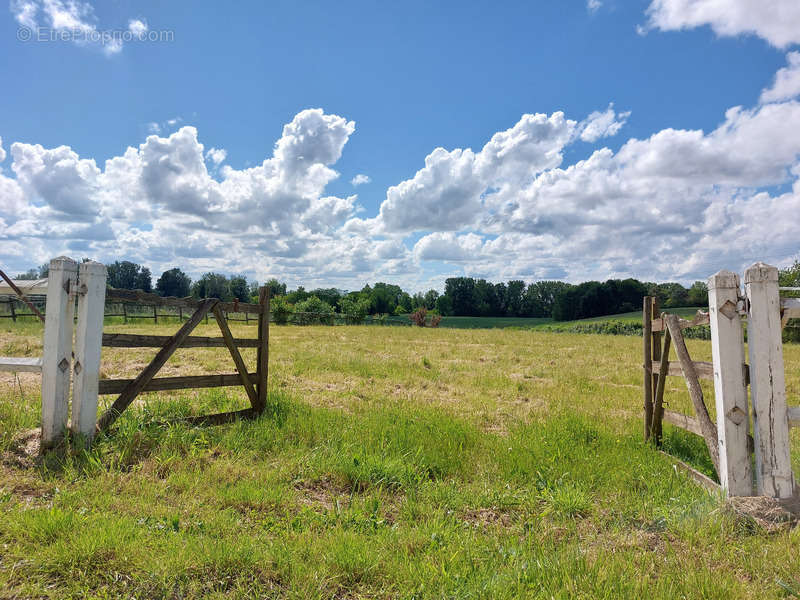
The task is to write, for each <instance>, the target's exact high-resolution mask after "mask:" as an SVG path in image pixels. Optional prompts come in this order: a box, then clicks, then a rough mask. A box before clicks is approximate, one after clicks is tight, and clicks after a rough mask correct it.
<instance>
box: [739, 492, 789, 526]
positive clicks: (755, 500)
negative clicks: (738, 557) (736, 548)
mask: <svg viewBox="0 0 800 600" xmlns="http://www.w3.org/2000/svg"><path fill="white" fill-rule="evenodd" d="M725 510H727V511H728V512H729V513H731V514H733V515H734V516H735V517H736V518H737V519H740V520H742V521H744V523H745V524H746V523H747V522H748V521H749V522H750V523H755V524H757V525H758V526H760V527H761V528H763V529H764V530H766V531H768V532H770V533H772V532H778V531H783V530H786V529H792V528H793V527H795V526H796V525H797V523H798V519H799V518H800V498H799V497H798V496H795V497H793V498H789V499H787V500H776V499H774V498H766V497H764V496H735V497H732V498H728V500H727V501H726V502H725Z"/></svg>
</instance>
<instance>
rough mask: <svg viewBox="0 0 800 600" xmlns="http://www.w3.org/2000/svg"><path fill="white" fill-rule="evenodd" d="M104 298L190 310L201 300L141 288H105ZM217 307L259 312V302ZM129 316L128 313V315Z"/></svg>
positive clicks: (233, 303)
mask: <svg viewBox="0 0 800 600" xmlns="http://www.w3.org/2000/svg"><path fill="white" fill-rule="evenodd" d="M106 299H107V300H113V301H115V302H127V303H132V304H145V305H147V306H174V307H176V308H189V309H192V310H195V309H197V307H199V306H200V303H201V302H202V300H195V299H194V298H176V297H174V296H159V295H158V294H149V293H147V292H143V291H141V290H121V289H118V288H110V289H108V290H106ZM219 307H220V308H221V309H222V310H223V311H224V312H241V313H254V314H261V311H262V308H261V305H260V304H250V303H247V302H220V303H219ZM128 317H129V318H130V315H128Z"/></svg>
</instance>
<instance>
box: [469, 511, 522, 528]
mask: <svg viewBox="0 0 800 600" xmlns="http://www.w3.org/2000/svg"><path fill="white" fill-rule="evenodd" d="M462 519H463V520H464V521H465V522H466V523H469V524H470V525H472V526H473V527H493V526H500V527H511V525H512V524H513V521H514V519H513V515H512V514H511V513H509V512H507V511H503V510H499V509H497V508H470V509H468V510H466V511H464V514H463V515H462Z"/></svg>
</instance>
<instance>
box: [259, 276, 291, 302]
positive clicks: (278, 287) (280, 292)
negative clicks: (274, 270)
mask: <svg viewBox="0 0 800 600" xmlns="http://www.w3.org/2000/svg"><path fill="white" fill-rule="evenodd" d="M264 285H265V286H267V287H268V288H269V295H270V297H271V298H275V297H276V296H285V295H286V284H285V283H281V282H280V281H278V280H277V279H275V278H274V277H273V278H272V279H270V280H268V281H267V282H266V283H265V284H264Z"/></svg>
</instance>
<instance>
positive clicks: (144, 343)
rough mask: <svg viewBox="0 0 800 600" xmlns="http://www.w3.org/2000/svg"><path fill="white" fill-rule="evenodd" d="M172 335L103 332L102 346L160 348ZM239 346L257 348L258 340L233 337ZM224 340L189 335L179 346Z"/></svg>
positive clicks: (217, 343)
mask: <svg viewBox="0 0 800 600" xmlns="http://www.w3.org/2000/svg"><path fill="white" fill-rule="evenodd" d="M171 338H172V336H169V335H137V334H133V333H104V334H103V346H108V347H111V348H161V347H163V346H164V344H166V343H167V342H168V341H169V340H170V339H171ZM233 341H234V343H235V344H236V346H238V347H239V348H258V340H257V339H253V338H235V339H234V340H233ZM224 346H225V340H224V339H223V338H221V337H205V336H197V335H190V336H189V337H187V338H186V340H185V341H184V342H183V344H181V346H180V347H181V348H222V347H224Z"/></svg>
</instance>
